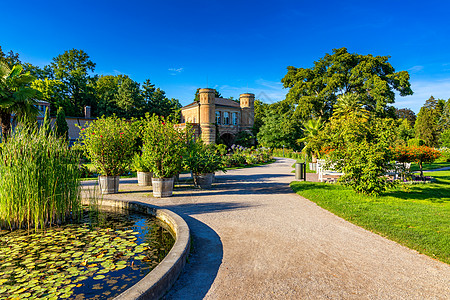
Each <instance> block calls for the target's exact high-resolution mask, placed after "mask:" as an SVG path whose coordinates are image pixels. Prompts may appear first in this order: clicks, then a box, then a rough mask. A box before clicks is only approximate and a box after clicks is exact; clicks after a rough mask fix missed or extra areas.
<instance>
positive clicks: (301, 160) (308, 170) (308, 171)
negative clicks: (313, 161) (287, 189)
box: [291, 159, 316, 173]
mask: <svg viewBox="0 0 450 300" xmlns="http://www.w3.org/2000/svg"><path fill="white" fill-rule="evenodd" d="M297 162H298V163H304V162H305V161H304V160H303V159H297ZM292 167H293V168H294V170H292V171H291V173H295V163H294V164H293V165H292ZM306 173H316V171H313V170H311V169H310V168H309V162H307V163H306Z"/></svg>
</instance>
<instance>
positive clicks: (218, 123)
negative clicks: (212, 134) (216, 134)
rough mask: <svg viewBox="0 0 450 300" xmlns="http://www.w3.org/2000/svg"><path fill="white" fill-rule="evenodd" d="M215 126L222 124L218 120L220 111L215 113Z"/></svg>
mask: <svg viewBox="0 0 450 300" xmlns="http://www.w3.org/2000/svg"><path fill="white" fill-rule="evenodd" d="M216 124H217V125H220V124H222V123H221V120H220V111H216Z"/></svg>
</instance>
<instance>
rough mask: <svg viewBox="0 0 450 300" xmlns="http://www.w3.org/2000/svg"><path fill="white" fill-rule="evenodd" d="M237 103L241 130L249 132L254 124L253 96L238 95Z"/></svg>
mask: <svg viewBox="0 0 450 300" xmlns="http://www.w3.org/2000/svg"><path fill="white" fill-rule="evenodd" d="M239 103H240V105H241V130H242V131H244V130H251V129H252V128H253V124H254V123H255V108H254V104H255V94H250V93H246V94H241V95H239Z"/></svg>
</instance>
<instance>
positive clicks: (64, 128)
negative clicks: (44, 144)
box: [47, 107, 69, 140]
mask: <svg viewBox="0 0 450 300" xmlns="http://www.w3.org/2000/svg"><path fill="white" fill-rule="evenodd" d="M47 111H48V110H47ZM55 133H56V136H58V137H61V138H65V139H66V140H67V139H69V126H68V125H67V122H66V114H65V113H64V109H63V108H62V107H60V108H58V112H57V113H56V122H55Z"/></svg>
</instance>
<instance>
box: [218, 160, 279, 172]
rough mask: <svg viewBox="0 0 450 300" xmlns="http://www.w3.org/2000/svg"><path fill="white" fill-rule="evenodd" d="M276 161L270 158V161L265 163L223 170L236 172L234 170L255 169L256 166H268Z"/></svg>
mask: <svg viewBox="0 0 450 300" xmlns="http://www.w3.org/2000/svg"><path fill="white" fill-rule="evenodd" d="M275 161H276V160H275V159H274V158H272V159H271V160H268V161H267V162H262V163H259V164H253V165H242V166H238V167H228V168H225V169H226V170H236V169H244V168H253V167H257V166H264V165H268V164H271V163H274V162H275Z"/></svg>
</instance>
